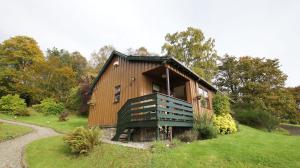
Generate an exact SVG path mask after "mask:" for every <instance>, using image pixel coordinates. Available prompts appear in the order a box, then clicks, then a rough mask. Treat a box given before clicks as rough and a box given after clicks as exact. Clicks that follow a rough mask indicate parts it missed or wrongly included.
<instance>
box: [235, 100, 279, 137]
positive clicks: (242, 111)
mask: <svg viewBox="0 0 300 168" xmlns="http://www.w3.org/2000/svg"><path fill="white" fill-rule="evenodd" d="M234 112H235V118H236V119H237V120H238V121H239V122H240V123H242V124H246V125H249V126H253V127H258V128H266V129H267V130H268V131H272V130H273V129H275V128H276V126H277V125H278V124H279V122H278V119H277V118H276V117H274V116H273V115H271V114H270V113H269V112H267V111H266V109H264V108H263V107H261V105H259V104H251V105H249V104H238V105H236V106H235V107H234Z"/></svg>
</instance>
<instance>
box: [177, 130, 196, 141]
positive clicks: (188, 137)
mask: <svg viewBox="0 0 300 168" xmlns="http://www.w3.org/2000/svg"><path fill="white" fill-rule="evenodd" d="M197 137H198V133H197V132H196V131H194V130H189V131H185V132H184V133H182V134H180V135H178V136H177V138H178V139H179V140H180V141H181V142H193V141H195V140H197Z"/></svg>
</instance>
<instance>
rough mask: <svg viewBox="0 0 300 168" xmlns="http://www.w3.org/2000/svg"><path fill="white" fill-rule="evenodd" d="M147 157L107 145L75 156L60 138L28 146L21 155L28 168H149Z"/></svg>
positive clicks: (128, 149)
mask: <svg viewBox="0 0 300 168" xmlns="http://www.w3.org/2000/svg"><path fill="white" fill-rule="evenodd" d="M149 157H150V152H148V151H144V150H138V149H131V148H125V147H120V146H117V145H111V144H102V145H98V146H97V147H96V148H94V151H93V153H91V154H90V155H88V156H76V155H73V154H70V153H69V149H68V148H67V146H66V145H65V144H64V143H63V140H62V137H61V136H58V137H51V138H46V139H42V140H38V141H35V142H34V143H32V144H29V145H28V146H27V147H26V155H25V159H26V161H27V164H28V165H29V167H31V168H53V167H63V168H68V167H70V168H74V167H76V168H88V167H91V168H95V167H101V168H105V167H107V168H113V167H145V166H146V165H149V160H148V158H149Z"/></svg>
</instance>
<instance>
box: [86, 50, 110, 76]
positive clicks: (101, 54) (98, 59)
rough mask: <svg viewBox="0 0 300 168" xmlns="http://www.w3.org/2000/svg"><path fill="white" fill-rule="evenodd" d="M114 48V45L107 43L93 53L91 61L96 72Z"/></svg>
mask: <svg viewBox="0 0 300 168" xmlns="http://www.w3.org/2000/svg"><path fill="white" fill-rule="evenodd" d="M114 50H115V48H114V47H113V46H112V45H106V46H103V47H102V48H100V49H99V50H98V51H97V52H93V53H92V59H91V60H90V62H89V63H90V65H91V66H92V67H93V68H94V69H95V71H96V73H97V72H98V71H99V70H100V69H101V68H102V67H103V65H104V63H105V62H106V60H107V59H108V57H109V56H110V54H111V53H112V52H113V51H114Z"/></svg>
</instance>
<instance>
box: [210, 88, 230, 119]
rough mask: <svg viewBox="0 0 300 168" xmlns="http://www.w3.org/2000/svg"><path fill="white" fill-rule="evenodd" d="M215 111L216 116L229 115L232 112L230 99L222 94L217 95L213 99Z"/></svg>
mask: <svg viewBox="0 0 300 168" xmlns="http://www.w3.org/2000/svg"><path fill="white" fill-rule="evenodd" d="M213 109H214V113H215V114H216V115H221V114H228V113H230V112H231V110H230V102H229V98H228V97H227V96H225V95H223V94H221V93H219V92H218V93H216V94H215V96H214V98H213Z"/></svg>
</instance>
